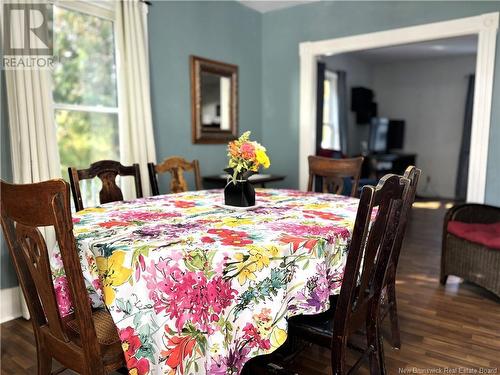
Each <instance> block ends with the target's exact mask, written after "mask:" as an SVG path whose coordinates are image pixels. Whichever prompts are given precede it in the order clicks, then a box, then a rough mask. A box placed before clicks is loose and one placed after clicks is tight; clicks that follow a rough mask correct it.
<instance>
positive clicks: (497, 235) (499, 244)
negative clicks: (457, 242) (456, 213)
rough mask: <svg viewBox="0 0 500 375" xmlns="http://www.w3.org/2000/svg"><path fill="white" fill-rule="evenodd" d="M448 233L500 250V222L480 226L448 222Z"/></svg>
mask: <svg viewBox="0 0 500 375" xmlns="http://www.w3.org/2000/svg"><path fill="white" fill-rule="evenodd" d="M448 232H449V233H451V234H453V235H455V236H457V237H459V238H462V239H464V240H467V241H470V242H474V243H478V244H481V245H483V246H486V247H488V248H490V249H496V250H500V222H497V223H492V224H480V223H464V222H461V221H449V222H448Z"/></svg>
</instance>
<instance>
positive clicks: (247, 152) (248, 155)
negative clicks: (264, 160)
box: [240, 142, 255, 159]
mask: <svg viewBox="0 0 500 375" xmlns="http://www.w3.org/2000/svg"><path fill="white" fill-rule="evenodd" d="M240 150H241V155H242V156H243V158H244V159H255V146H254V145H253V144H251V143H250V142H245V143H243V144H242V145H241V148H240Z"/></svg>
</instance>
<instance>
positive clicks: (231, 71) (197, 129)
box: [190, 56, 238, 144]
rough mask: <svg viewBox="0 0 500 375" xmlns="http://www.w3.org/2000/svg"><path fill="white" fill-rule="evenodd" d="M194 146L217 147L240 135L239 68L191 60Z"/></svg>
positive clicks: (207, 60) (220, 63)
mask: <svg viewBox="0 0 500 375" xmlns="http://www.w3.org/2000/svg"><path fill="white" fill-rule="evenodd" d="M190 63H191V113H192V121H191V123H192V125H191V126H192V141H193V143H205V144H217V143H227V142H228V141H231V140H233V139H236V135H237V134H238V66H237V65H233V64H228V63H224V62H221V61H215V60H209V59H205V58H203V57H198V56H191V57H190Z"/></svg>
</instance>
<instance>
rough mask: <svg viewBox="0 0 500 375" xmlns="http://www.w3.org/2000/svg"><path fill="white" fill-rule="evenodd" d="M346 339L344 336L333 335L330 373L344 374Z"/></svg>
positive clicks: (335, 374) (334, 374)
mask: <svg viewBox="0 0 500 375" xmlns="http://www.w3.org/2000/svg"><path fill="white" fill-rule="evenodd" d="M346 350H347V340H346V339H345V338H344V337H334V338H333V343H332V374H333V375H346V367H345V357H346Z"/></svg>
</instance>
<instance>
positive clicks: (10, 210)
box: [0, 179, 125, 375]
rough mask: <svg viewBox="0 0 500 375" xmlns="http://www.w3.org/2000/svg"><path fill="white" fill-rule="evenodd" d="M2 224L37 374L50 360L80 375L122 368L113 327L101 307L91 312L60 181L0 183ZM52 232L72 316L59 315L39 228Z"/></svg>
mask: <svg viewBox="0 0 500 375" xmlns="http://www.w3.org/2000/svg"><path fill="white" fill-rule="evenodd" d="M0 190H1V221H2V228H3V232H4V235H5V238H6V241H7V245H8V248H9V252H10V255H11V257H12V260H13V263H14V268H15V270H16V273H17V277H18V279H19V283H20V284H21V289H22V291H23V294H24V297H25V299H26V303H27V305H28V309H29V312H30V315H31V322H32V325H33V331H34V334H35V340H36V348H37V362H38V374H39V375H47V374H51V369H52V359H53V358H54V359H56V360H57V361H59V362H60V363H61V364H62V365H63V366H65V367H66V368H69V369H72V370H74V371H76V372H79V373H81V374H85V375H91V374H92V375H97V374H98V375H103V374H109V373H111V372H113V371H115V370H117V369H120V368H122V367H123V366H125V358H124V354H123V349H122V347H121V342H120V339H119V337H118V333H117V329H116V326H115V324H114V323H113V320H112V319H111V316H110V314H109V312H108V311H107V310H106V309H99V310H94V311H92V309H91V306H90V304H89V296H88V293H87V289H86V287H85V282H84V278H83V274H82V269H81V265H80V259H79V257H78V250H77V248H76V244H75V238H74V237H73V223H72V220H71V211H70V201H69V186H68V184H67V183H66V182H65V181H64V180H61V179H59V180H50V181H46V182H40V183H36V184H27V185H12V184H8V183H6V182H4V181H0ZM42 228H46V229H47V228H48V229H47V230H50V229H51V228H53V230H54V231H55V236H56V240H57V244H58V245H59V249H60V252H61V258H62V262H63V265H64V269H65V272H66V277H67V281H68V285H69V294H70V296H71V300H72V301H73V306H74V313H72V314H71V315H69V316H66V317H64V318H61V315H60V314H59V310H58V305H57V300H56V295H55V291H54V285H53V282H52V273H51V268H50V263H49V253H48V251H47V244H46V242H45V239H44V237H43V235H42V232H41V231H40V229H42Z"/></svg>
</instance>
